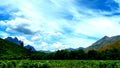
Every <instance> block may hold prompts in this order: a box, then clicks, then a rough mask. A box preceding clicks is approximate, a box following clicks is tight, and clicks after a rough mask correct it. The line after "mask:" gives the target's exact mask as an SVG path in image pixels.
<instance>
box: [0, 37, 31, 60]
mask: <svg viewBox="0 0 120 68" xmlns="http://www.w3.org/2000/svg"><path fill="white" fill-rule="evenodd" d="M28 54H29V51H28V50H27V49H26V48H24V47H22V46H18V45H17V44H15V43H12V42H9V41H6V40H3V39H1V38H0V59H2V58H6V59H12V58H13V59H17V58H23V57H26V56H27V55H28Z"/></svg>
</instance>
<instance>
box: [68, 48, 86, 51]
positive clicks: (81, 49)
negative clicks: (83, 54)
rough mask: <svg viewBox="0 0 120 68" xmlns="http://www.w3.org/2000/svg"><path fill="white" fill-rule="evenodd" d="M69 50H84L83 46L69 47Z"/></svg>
mask: <svg viewBox="0 0 120 68" xmlns="http://www.w3.org/2000/svg"><path fill="white" fill-rule="evenodd" d="M67 50H68V51H73V50H84V48H83V47H79V48H68V49H67Z"/></svg>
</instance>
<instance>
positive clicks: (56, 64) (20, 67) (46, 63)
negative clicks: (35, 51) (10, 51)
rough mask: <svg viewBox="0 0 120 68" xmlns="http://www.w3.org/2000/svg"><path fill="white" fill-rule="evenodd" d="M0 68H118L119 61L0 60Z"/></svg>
mask: <svg viewBox="0 0 120 68" xmlns="http://www.w3.org/2000/svg"><path fill="white" fill-rule="evenodd" d="M0 68H120V60H0Z"/></svg>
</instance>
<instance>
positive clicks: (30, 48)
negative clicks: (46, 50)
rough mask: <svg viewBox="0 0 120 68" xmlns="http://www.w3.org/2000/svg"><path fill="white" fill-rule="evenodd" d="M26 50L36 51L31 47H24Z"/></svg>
mask: <svg viewBox="0 0 120 68" xmlns="http://www.w3.org/2000/svg"><path fill="white" fill-rule="evenodd" d="M24 47H25V48H26V49H28V50H30V51H36V50H35V48H34V47H33V46H31V45H27V46H24Z"/></svg>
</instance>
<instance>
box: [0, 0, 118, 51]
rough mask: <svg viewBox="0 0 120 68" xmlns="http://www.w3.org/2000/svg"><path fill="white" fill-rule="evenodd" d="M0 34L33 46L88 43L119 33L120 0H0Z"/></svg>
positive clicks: (61, 45) (37, 47)
mask: <svg viewBox="0 0 120 68" xmlns="http://www.w3.org/2000/svg"><path fill="white" fill-rule="evenodd" d="M0 2H1V4H0V37H1V38H6V37H8V36H11V37H18V39H19V40H22V41H24V43H25V45H27V44H30V45H32V46H34V47H35V48H36V50H51V51H54V50H58V49H65V48H78V47H88V46H90V45H91V44H92V43H94V42H95V41H97V40H98V39H100V38H102V37H103V36H105V35H107V36H114V35H120V19H119V18H120V1H119V0H8V1H5V0H0Z"/></svg>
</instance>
